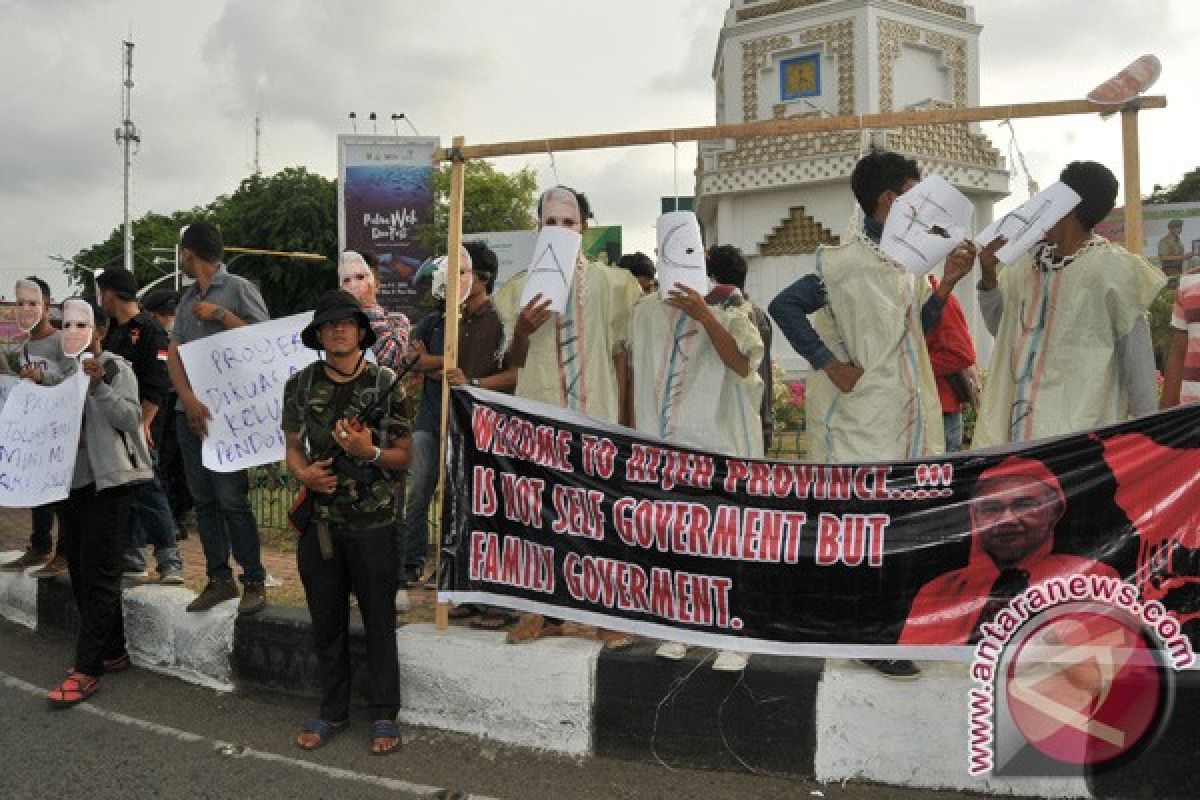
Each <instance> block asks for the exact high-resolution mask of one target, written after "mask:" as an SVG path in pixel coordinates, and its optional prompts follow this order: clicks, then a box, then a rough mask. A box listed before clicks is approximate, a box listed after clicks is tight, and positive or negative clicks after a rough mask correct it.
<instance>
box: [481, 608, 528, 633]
mask: <svg viewBox="0 0 1200 800" xmlns="http://www.w3.org/2000/svg"><path fill="white" fill-rule="evenodd" d="M516 621H517V615H516V614H506V613H504V612H502V611H492V612H488V613H486V614H482V615H480V617H479V619H477V620H475V621H474V622H472V623H471V627H472V628H475V629H476V630H480V631H501V630H504V629H505V628H507V627H508V626H509V625H512V624H513V623H514V622H516Z"/></svg>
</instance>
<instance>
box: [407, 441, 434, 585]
mask: <svg viewBox="0 0 1200 800" xmlns="http://www.w3.org/2000/svg"><path fill="white" fill-rule="evenodd" d="M411 452H412V458H411V460H410V461H409V465H408V496H407V497H406V498H405V500H404V566H405V567H406V568H408V567H416V568H417V569H418V570H419V569H420V568H421V567H423V566H424V565H425V554H426V551H427V550H428V549H429V504H430V503H431V502H432V501H433V493H434V491H435V490H436V489H437V477H438V471H437V460H438V437H437V434H435V433H432V432H430V431H413V435H412V451H411Z"/></svg>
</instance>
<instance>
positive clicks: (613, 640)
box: [596, 628, 633, 650]
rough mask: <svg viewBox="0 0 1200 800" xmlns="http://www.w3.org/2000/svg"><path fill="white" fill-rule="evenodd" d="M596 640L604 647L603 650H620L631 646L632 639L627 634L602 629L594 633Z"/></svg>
mask: <svg viewBox="0 0 1200 800" xmlns="http://www.w3.org/2000/svg"><path fill="white" fill-rule="evenodd" d="M596 638H597V639H599V640H600V642H601V643H602V644H603V645H604V649H605V650H620V649H622V648H625V647H629V646H630V645H631V644H633V637H632V636H630V635H629V634H628V633H621V632H619V631H609V630H604V629H603V628H602V629H600V630H598V631H596Z"/></svg>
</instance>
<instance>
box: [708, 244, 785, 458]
mask: <svg viewBox="0 0 1200 800" xmlns="http://www.w3.org/2000/svg"><path fill="white" fill-rule="evenodd" d="M705 260H706V264H707V268H708V277H710V278H712V279H713V280H714V281H716V282H717V283H719V284H724V285H726V286H734V287H737V290H738V291H739V292H741V295H742V298H743V300H744V301H745V302H746V306H747V308H748V309H749V313H750V319H751V320H752V321H753V322H754V327H755V328H757V329H758V336H759V338H760V339H762V344H763V356H762V361H760V362H759V365H758V377H759V378H761V379H762V382H763V396H762V403H761V404H760V406H759V409H758V417H759V421H760V422H761V424H762V439H763V453H769V452H770V451H771V437H772V434H773V433H774V432H775V406H774V404H773V403H772V398H773V397H774V395H775V376H774V375H772V374H771V337H772V335H773V333H774V331H773V329H772V328H771V318H770V317H769V316H767V312H766V311H763V310H762V309H761V308H759V306H758V304H757V303H755V302H754V301H753V300H751V299H750V295H748V294H747V293H746V273H747V272H748V271H749V268H748V266H747V264H746V257H745V256H744V255H742V251H741V250H739V249H738V248H736V247H734V246H733V245H729V244H719V245H716V246H715V247H710V248H709V250H708V253H707V257H706V259H705Z"/></svg>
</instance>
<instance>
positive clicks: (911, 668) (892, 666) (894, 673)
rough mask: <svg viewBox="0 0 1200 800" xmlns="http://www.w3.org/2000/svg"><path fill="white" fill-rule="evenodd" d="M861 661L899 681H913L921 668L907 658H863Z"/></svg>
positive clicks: (918, 675) (881, 673)
mask: <svg viewBox="0 0 1200 800" xmlns="http://www.w3.org/2000/svg"><path fill="white" fill-rule="evenodd" d="M862 663H864V664H866V665H867V666H868V667H870V668H871V669H873V670H875V671H876V672H878V673H879V674H880V675H885V676H887V677H889V678H894V679H895V680H899V681H913V680H916V679H917V678H919V677H921V668H920V667H918V666H917V665H916V664H914V663H913V662H911V661H909V660H908V659H907V658H904V659H900V660H898V661H889V660H886V659H882V658H864V659H862Z"/></svg>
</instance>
